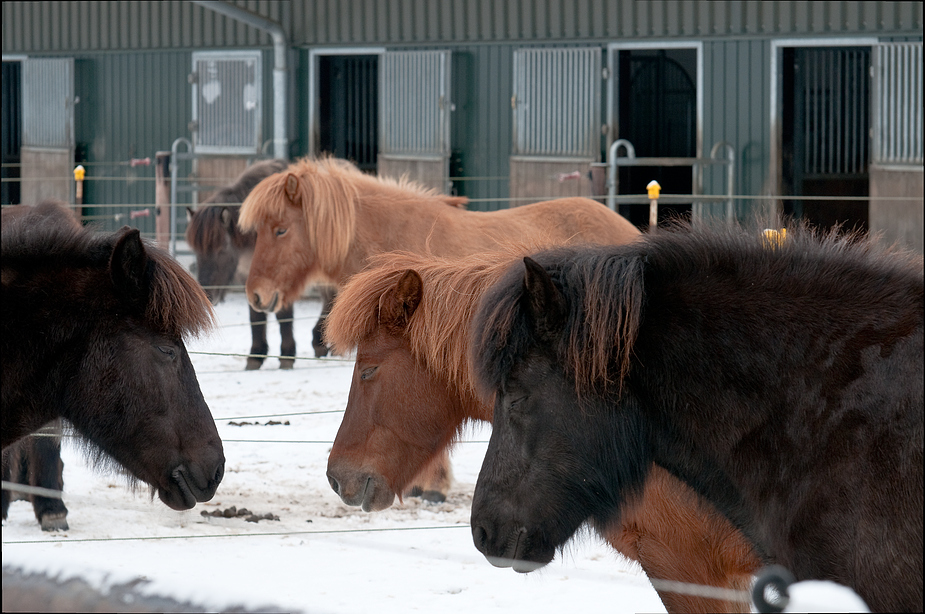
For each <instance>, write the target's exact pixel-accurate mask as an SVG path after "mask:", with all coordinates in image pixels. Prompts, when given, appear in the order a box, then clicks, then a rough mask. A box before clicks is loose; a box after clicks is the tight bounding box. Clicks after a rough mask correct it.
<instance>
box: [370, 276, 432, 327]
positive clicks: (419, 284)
mask: <svg viewBox="0 0 925 614" xmlns="http://www.w3.org/2000/svg"><path fill="white" fill-rule="evenodd" d="M423 298H424V280H422V279H421V275H420V274H419V273H418V272H417V271H415V270H414V269H408V270H407V271H405V272H404V273H402V276H401V278H399V280H398V282H397V283H396V284H395V286H394V287H393V288H392V291H391V292H388V293H386V295H385V296H384V297H383V301H382V305H381V307H380V310H379V323H380V324H382V325H384V326H387V327H389V328H393V329H396V330H404V329H405V328H407V327H408V322H410V321H411V316H412V315H414V312H415V310H417V308H418V305H420V304H421V300H422V299H423Z"/></svg>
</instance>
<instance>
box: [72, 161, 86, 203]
mask: <svg viewBox="0 0 925 614" xmlns="http://www.w3.org/2000/svg"><path fill="white" fill-rule="evenodd" d="M86 173H87V171H86V169H84V167H83V165H82V164H78V165H77V167H76V168H75V169H74V181H76V182H77V190H76V194H75V196H76V197H77V204H78V205H82V204H83V197H84V175H85V174H86Z"/></svg>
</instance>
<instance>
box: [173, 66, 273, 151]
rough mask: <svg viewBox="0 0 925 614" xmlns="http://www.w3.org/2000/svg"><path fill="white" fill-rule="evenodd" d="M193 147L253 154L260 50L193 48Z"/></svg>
mask: <svg viewBox="0 0 925 614" xmlns="http://www.w3.org/2000/svg"><path fill="white" fill-rule="evenodd" d="M190 81H191V83H192V84H193V107H192V115H193V124H192V132H193V135H194V142H195V145H196V151H197V152H199V153H214V154H241V155H255V154H257V153H258V152H259V151H260V145H261V139H262V138H263V136H262V130H261V128H262V125H263V122H262V119H263V117H262V111H261V108H262V106H261V104H262V100H261V98H262V92H263V87H262V82H261V57H260V51H196V52H193V74H192V75H191V76H190Z"/></svg>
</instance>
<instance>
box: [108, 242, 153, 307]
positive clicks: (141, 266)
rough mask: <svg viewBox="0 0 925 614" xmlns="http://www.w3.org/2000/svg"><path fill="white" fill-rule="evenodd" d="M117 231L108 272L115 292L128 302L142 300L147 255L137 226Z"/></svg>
mask: <svg viewBox="0 0 925 614" xmlns="http://www.w3.org/2000/svg"><path fill="white" fill-rule="evenodd" d="M119 232H120V233H122V234H121V236H119V238H118V239H117V240H116V244H115V246H114V247H113V249H112V256H110V258H109V274H110V276H111V277H112V283H113V285H114V286H115V287H116V292H117V293H119V294H120V295H121V296H122V297H123V298H125V299H126V300H128V301H130V302H139V301H142V300H144V297H145V292H146V289H147V284H146V281H145V271H146V269H147V267H148V255H147V254H146V253H145V246H144V244H143V243H142V242H141V232H140V231H139V230H138V229H137V228H129V227H128V226H125V227H123V228H122V230H120V231H119Z"/></svg>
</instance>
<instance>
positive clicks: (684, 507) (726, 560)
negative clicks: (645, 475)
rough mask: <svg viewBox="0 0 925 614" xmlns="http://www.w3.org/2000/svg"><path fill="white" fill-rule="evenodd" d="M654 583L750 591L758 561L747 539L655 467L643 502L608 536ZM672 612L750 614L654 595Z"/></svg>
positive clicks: (738, 607)
mask: <svg viewBox="0 0 925 614" xmlns="http://www.w3.org/2000/svg"><path fill="white" fill-rule="evenodd" d="M603 535H604V537H605V538H606V539H607V541H609V542H610V544H611V545H612V546H613V547H614V548H615V549H616V550H618V551H619V552H620V553H622V554H623V555H625V556H627V557H629V558H631V559H633V560H634V561H637V562H639V564H640V565H641V566H642V569H643V570H644V571H645V572H646V575H647V576H649V578H651V579H653V580H655V579H658V580H673V581H677V582H688V583H691V584H700V585H706V586H718V587H721V588H729V589H736V590H743V591H748V589H749V586H750V585H751V579H752V574H754V572H755V571H756V570H757V569H758V567H759V561H758V558H757V556H756V555H755V553H754V551H753V550H752V548H751V546H750V545H749V544H748V542H746V541H745V537H744V536H743V535H742V534H741V533H740V532H738V531H737V530H736V529H735V528H733V526H732V524H731V523H730V522H729V521H728V520H726V518H725V517H723V516H722V515H721V514H719V512H717V511H716V510H715V509H714V508H713V507H712V506H711V505H710V504H709V503H707V502H705V501H703V500H702V499H701V498H700V497H698V496H697V494H696V493H695V492H694V491H693V490H691V489H690V488H689V487H688V486H687V485H686V484H684V483H682V482H681V481H680V480H678V479H676V478H675V477H674V476H672V475H671V474H669V473H668V472H667V471H666V470H664V469H662V468H661V467H653V470H652V472H651V473H650V474H649V479H648V480H647V482H646V485H645V488H644V490H643V493H642V495H641V497H640V498H639V499H638V500H637V501H635V502H634V503H633V504H632V505H627V506H625V507H624V509H623V512H622V515H621V517H620V519H619V520H617V521H616V522H614V523H613V524H612V525H611V526H609V527H607V528H605V530H604V531H603ZM655 590H656V592H658V595H659V597H660V598H661V600H662V603H663V604H664V606H665V609H666V610H668V611H669V612H749V611H750V600H749V599H747V598H746V599H743V600H742V601H724V600H719V599H710V598H707V597H694V596H691V595H682V594H681V593H675V592H670V591H667V590H659V589H658V588H656V589H655Z"/></svg>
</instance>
